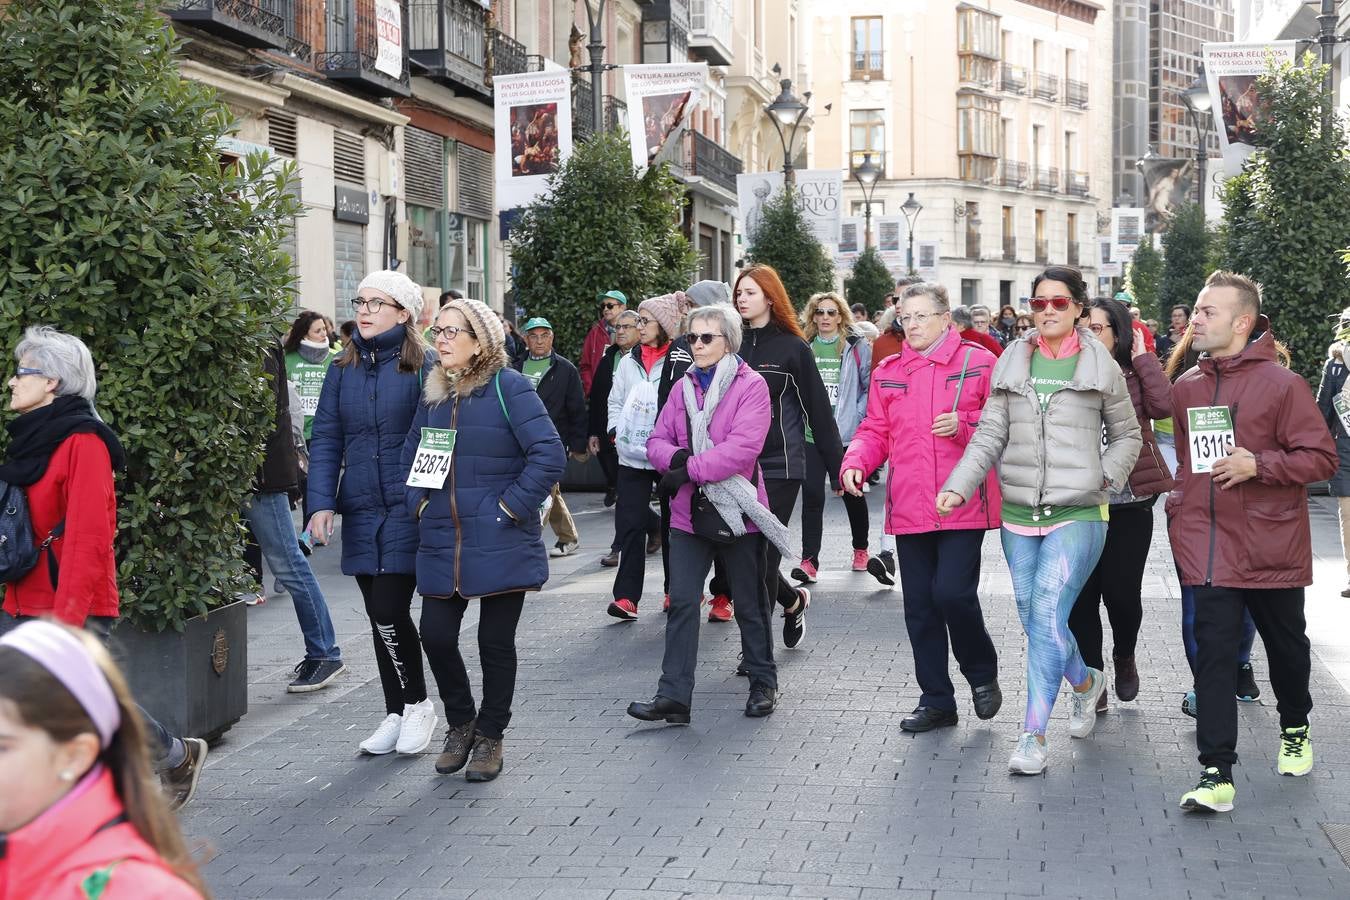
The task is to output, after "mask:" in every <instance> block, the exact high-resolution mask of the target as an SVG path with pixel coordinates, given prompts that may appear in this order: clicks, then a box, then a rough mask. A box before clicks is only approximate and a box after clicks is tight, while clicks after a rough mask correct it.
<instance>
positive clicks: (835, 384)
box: [806, 336, 843, 444]
mask: <svg viewBox="0 0 1350 900" xmlns="http://www.w3.org/2000/svg"><path fill="white" fill-rule="evenodd" d="M842 348H843V343H842V342H841V341H840V340H839V338H837V337H836V338H835V339H834V340H832V341H827V340H824V339H823V338H821V337H819V336H817V337H815V338H813V339H812V340H811V353H812V355H814V356H815V358H816V368H817V369H819V370H820V380H821V381H823V382H825V393H827V394H829V395H830V409H831V410H833V409H834V408H835V406H837V405H838V403H839V372H840V369H841V367H842V365H843V357H842V355H841V350H842ZM806 440H807V441H808V442H809V443H812V444H814V443H815V442H816V441H815V438H814V437H813V436H812V435H811V429H810V428H807V429H806Z"/></svg>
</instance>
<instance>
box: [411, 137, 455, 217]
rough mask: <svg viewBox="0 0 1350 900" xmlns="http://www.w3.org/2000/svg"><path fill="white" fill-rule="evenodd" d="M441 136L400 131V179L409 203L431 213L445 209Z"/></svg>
mask: <svg viewBox="0 0 1350 900" xmlns="http://www.w3.org/2000/svg"><path fill="white" fill-rule="evenodd" d="M442 146H443V141H442V139H441V136H440V135H437V134H432V133H431V132H429V131H423V130H422V129H420V128H413V127H411V126H406V127H404V129H403V175H404V181H405V184H406V185H407V191H408V193H407V199H408V202H409V203H413V204H416V205H418V206H426V207H430V208H431V209H443V208H444V207H445V158H444V155H443V151H442Z"/></svg>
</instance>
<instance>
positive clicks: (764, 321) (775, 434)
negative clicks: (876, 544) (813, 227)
mask: <svg viewBox="0 0 1350 900" xmlns="http://www.w3.org/2000/svg"><path fill="white" fill-rule="evenodd" d="M732 302H733V303H735V304H736V309H737V311H738V312H740V314H741V318H742V319H743V320H744V321H745V338H744V340H743V341H742V343H741V352H740V355H741V358H742V359H744V360H745V361H746V362H747V363H749V364H750V366H751V367H752V368H753V369H754V370H755V371H756V372H758V373H759V374H760V375H761V376H763V378H764V380H765V381H766V382H768V384H769V399H770V407H771V411H772V414H773V422H772V424H771V425H770V427H769V436H768V437H767V438H766V439H765V441H764V450H763V452H762V453H761V454H760V457H759V464H760V468H761V469H762V471H763V472H764V486H765V488H766V489H767V491H768V494H769V508H770V509H771V510H773V513H774V515H776V516H777V517H778V518H779V520H780V521H782V522H783V524H785V525H786V524H787V522H788V520H789V519H790V518H791V517H792V509H793V507H794V506H796V505H797V494H798V492H799V491H800V490H801V486H802V481H803V480H804V479H805V477H806V429H807V428H810V429H811V433H812V437H813V438H814V440H815V444H816V448H817V449H818V450H819V452H820V454H821V456H823V457H824V459H825V468H826V471H827V472H829V475H830V484H831V485H833V486H834V489H835V493H836V494H838V493H839V465H840V463H841V462H842V460H843V456H844V451H843V447H842V446H841V445H840V442H839V428H838V426H837V425H836V424H835V421H834V411H833V408H832V407H831V405H830V395H829V393H828V392H827V391H826V389H825V382H824V381H822V380H821V377H820V370H819V369H818V368H817V367H816V360H815V357H814V356H813V355H812V353H811V348H810V346H808V345H807V343H806V339H805V337H804V336H803V335H802V329H801V326H800V325H798V324H797V313H796V310H795V309H793V306H792V301H791V300H789V299H788V295H787V290H786V289H784V287H783V282H782V280H781V279H779V277H778V273H777V272H775V271H774V270H773V269H772V268H771V267H769V266H765V265H752V266H748V267H747V268H745V269H743V270H741V274H740V275H739V276H738V277H737V278H736V284H735V287H734V288H733V290H732ZM781 561H782V557H781V555H780V554H779V553H778V551H777V550H776V549H774V548H772V547H770V548H769V549H768V565H767V566H766V569H765V571H766V579H767V581H768V595H769V597H771V598H776V599H777V601H778V603H779V605H780V606H782V607H783V644H784V645H785V646H786V647H787V648H788V649H792V648H794V647H796V646H797V645H799V644H800V643H801V641H802V637H803V635H804V634H805V633H806V609H807V607H808V606H810V604H811V593H810V591H808V590H807V589H806V588H804V587H796V588H794V587H792V586H791V585H790V584H789V583H788V582H787V580H786V579H785V578H783V576H782V574H780V573H779V571H778V566H779V563H780V562H781Z"/></svg>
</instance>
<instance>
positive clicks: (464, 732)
mask: <svg viewBox="0 0 1350 900" xmlns="http://www.w3.org/2000/svg"><path fill="white" fill-rule="evenodd" d="M476 721H477V720H476V719H470V720H469V721H467V722H465V723H464V724H463V725H451V726H450V727H449V728H448V729H446V732H445V746H444V747H442V748H441V755H440V756H438V757H436V771H437V772H439V773H440V774H442V775H449V774H450V773H451V772H458V771H459V770H460V769H462V768H464V764H465V763H466V762H468V761H469V748H471V747H472V746H473V726H474V723H475V722H476Z"/></svg>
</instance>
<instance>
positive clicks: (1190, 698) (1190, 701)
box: [1181, 691, 1199, 719]
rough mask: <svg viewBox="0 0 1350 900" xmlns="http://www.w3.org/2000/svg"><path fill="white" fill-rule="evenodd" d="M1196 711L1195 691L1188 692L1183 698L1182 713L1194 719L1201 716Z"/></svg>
mask: <svg viewBox="0 0 1350 900" xmlns="http://www.w3.org/2000/svg"><path fill="white" fill-rule="evenodd" d="M1195 710H1196V705H1195V691H1187V692H1186V696H1184V697H1182V698H1181V711H1182V712H1184V713H1185V714H1186V715H1188V716H1190V717H1191V718H1192V719H1194V718H1198V716H1199V713H1197V712H1196V711H1195Z"/></svg>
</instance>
